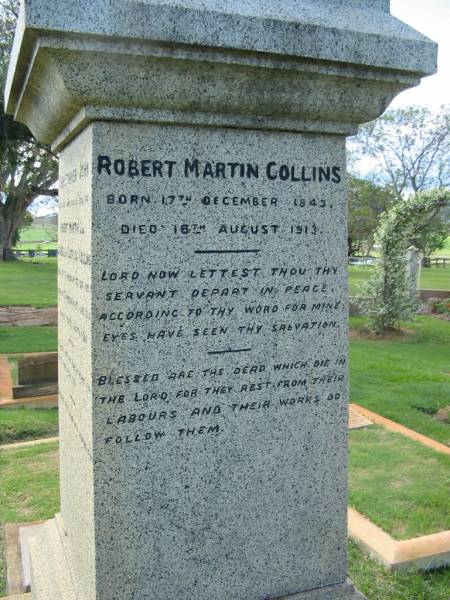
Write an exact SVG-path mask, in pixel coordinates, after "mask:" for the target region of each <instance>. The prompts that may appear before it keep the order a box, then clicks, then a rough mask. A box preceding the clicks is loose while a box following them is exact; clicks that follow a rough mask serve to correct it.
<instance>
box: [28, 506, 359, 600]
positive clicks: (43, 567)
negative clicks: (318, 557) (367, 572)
mask: <svg viewBox="0 0 450 600" xmlns="http://www.w3.org/2000/svg"><path fill="white" fill-rule="evenodd" d="M33 530H34V531H33V534H32V535H29V536H27V537H28V539H27V543H28V546H29V554H30V563H31V580H32V598H33V600H80V599H78V598H77V596H76V594H75V588H74V585H73V581H72V577H71V573H70V567H69V561H68V559H67V556H66V553H65V551H64V545H63V541H62V539H61V526H60V516H59V515H57V516H56V518H55V519H51V520H50V521H46V522H45V523H43V524H42V525H39V526H35V527H33ZM186 600H188V599H186ZM192 600H194V599H192ZM274 600H365V596H363V595H362V594H361V593H360V592H358V591H357V590H355V587H354V586H353V585H352V583H351V582H350V581H349V580H347V581H346V582H344V583H338V584H336V585H331V586H326V587H323V588H317V589H314V590H308V591H305V592H299V593H297V594H293V595H290V596H283V597H280V598H277V599H274Z"/></svg>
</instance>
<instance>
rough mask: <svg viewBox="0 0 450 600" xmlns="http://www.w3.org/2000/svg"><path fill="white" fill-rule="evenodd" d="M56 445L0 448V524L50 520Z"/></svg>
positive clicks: (0, 573)
mask: <svg viewBox="0 0 450 600" xmlns="http://www.w3.org/2000/svg"><path fill="white" fill-rule="evenodd" d="M58 479H59V474H58V444H57V443H50V444H43V445H42V446H35V447H31V448H21V449H19V450H0V481H1V482H2V485H1V486H0V523H1V524H3V523H26V522H29V521H38V520H41V519H50V518H52V517H53V515H54V514H55V512H58V510H59V492H58V486H59V483H58ZM3 557H4V552H3V527H2V528H1V531H0V596H3V595H5V594H6V570H5V564H4V558H3Z"/></svg>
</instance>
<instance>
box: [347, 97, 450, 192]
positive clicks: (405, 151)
mask: <svg viewBox="0 0 450 600" xmlns="http://www.w3.org/2000/svg"><path fill="white" fill-rule="evenodd" d="M449 127H450V106H443V107H441V109H440V110H439V111H437V112H435V113H433V112H431V111H430V110H428V109H427V108H424V107H419V106H411V107H408V108H399V109H391V110H388V111H386V112H385V114H384V115H383V116H381V117H380V118H379V119H377V120H375V121H372V122H370V123H367V124H365V125H363V126H361V127H360V128H359V130H358V135H357V136H356V137H354V138H352V140H351V142H350V147H351V150H352V155H353V160H355V154H356V156H357V157H358V158H359V159H360V160H359V163H361V160H362V159H363V158H365V159H366V161H367V162H368V163H369V164H371V165H372V166H373V167H374V169H375V170H374V172H372V177H371V178H372V179H373V181H374V182H375V183H379V184H380V183H381V184H383V185H386V184H388V185H390V186H391V187H392V189H393V191H394V193H395V195H396V198H397V199H398V200H400V199H401V198H403V197H406V196H408V195H410V194H411V193H412V194H416V193H417V192H420V191H422V190H426V189H431V188H437V187H439V188H444V187H448V185H449V183H450V160H449V156H450V135H449V131H450V130H449Z"/></svg>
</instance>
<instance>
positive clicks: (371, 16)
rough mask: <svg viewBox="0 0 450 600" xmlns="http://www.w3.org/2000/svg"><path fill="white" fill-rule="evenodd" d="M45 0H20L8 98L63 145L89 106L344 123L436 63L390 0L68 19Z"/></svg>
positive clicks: (249, 123) (196, 120)
mask: <svg viewBox="0 0 450 600" xmlns="http://www.w3.org/2000/svg"><path fill="white" fill-rule="evenodd" d="M39 4H40V2H33V3H30V2H28V0H27V1H26V2H25V3H23V5H22V9H21V15H20V22H19V27H18V30H17V33H16V40H15V45H14V50H13V57H12V61H11V66H10V72H9V77H8V82H7V87H6V99H7V111H8V112H9V113H10V114H13V115H14V117H15V119H17V120H19V121H21V122H23V123H25V124H26V125H27V126H28V127H29V128H30V129H31V131H32V133H33V134H34V135H35V136H36V137H37V138H38V139H39V140H41V141H43V142H46V143H51V144H53V147H54V148H55V149H56V150H59V149H61V148H62V147H63V146H64V145H65V144H66V143H67V142H68V141H69V140H70V139H71V138H72V137H73V136H74V135H76V134H77V133H78V132H79V131H80V130H81V129H82V128H83V127H85V126H86V125H87V124H88V123H89V122H91V121H93V120H113V121H114V120H120V121H123V120H129V121H136V122H149V123H151V122H154V123H177V124H197V125H205V126H221V127H239V128H251V129H260V128H261V129H278V130H286V131H310V132H317V131H321V132H324V133H334V134H344V135H345V134H350V133H353V132H354V131H355V130H356V127H357V125H358V124H359V123H362V122H364V121H368V120H371V119H374V118H376V117H377V116H378V115H379V114H381V113H382V112H383V111H384V109H385V108H386V107H387V106H388V104H389V103H390V101H391V100H392V99H393V97H394V96H395V95H397V94H398V93H399V92H400V91H402V90H403V89H406V88H408V87H411V86H414V85H417V84H418V82H419V80H420V77H421V76H423V75H425V74H430V73H432V72H434V70H435V60H436V57H435V54H436V52H435V44H434V43H433V42H431V41H429V40H427V38H425V37H423V36H421V35H420V34H418V33H416V32H414V31H413V30H412V29H410V28H408V27H407V26H405V25H404V24H402V23H400V22H398V21H396V19H394V18H393V17H391V16H390V15H389V13H388V12H386V2H384V0H366V1H365V2H363V0H353V1H350V2H347V3H341V2H339V1H338V0H334V1H332V2H328V3H326V5H325V4H324V3H323V2H315V3H311V2H280V3H277V2H275V3H273V2H272V3H268V2H248V3H237V2H235V1H234V0H230V1H229V2H228V3H227V5H226V7H225V8H223V9H222V10H221V9H219V7H218V5H217V3H216V2H215V1H212V0H211V1H210V2H209V4H210V8H209V10H207V11H205V10H204V5H205V3H204V2H203V3H202V6H203V9H202V8H201V7H200V5H199V6H197V4H199V3H198V2H197V1H196V0H191V1H190V2H184V3H181V2H179V3H178V2H137V3H136V2H135V3H133V6H134V7H135V10H133V11H130V7H128V8H127V11H125V10H124V8H123V5H129V4H130V3H129V2H120V3H119V2H115V1H112V2H108V3H103V2H100V3H96V5H95V11H94V12H95V14H94V12H93V8H92V3H87V2H78V3H76V12H77V15H75V17H76V18H74V15H72V19H71V20H69V16H68V14H67V11H68V10H69V8H70V6H72V8H73V6H74V5H73V4H72V3H68V2H66V1H65V0H64V1H60V2H57V3H55V4H57V5H58V6H55V10H54V12H52V15H49V14H45V12H44V11H39ZM344 4H345V6H344ZM242 5H245V6H242ZM275 5H278V8H279V9H280V10H279V11H278V13H276V11H274V6H275ZM363 5H369V8H368V9H367V10H362V6H363ZM80 6H82V7H83V8H84V9H85V10H84V11H80ZM120 6H122V10H121V9H120ZM325 7H327V10H325ZM169 9H170V11H171V15H172V16H171V19H168V17H167V15H165V13H166V12H167V11H168V10H169ZM74 10H75V9H74ZM102 10H103V14H102ZM225 10H226V11H227V12H224V11H225ZM200 11H202V12H200ZM64 15H65V16H66V19H65V20H64V22H63V21H62V18H63V16H64ZM124 15H126V18H125V16H124ZM138 16H140V18H139V19H138ZM200 16H201V18H200ZM345 16H346V17H347V18H346V20H344V17H345ZM100 17H103V18H100ZM196 19H197V21H196ZM169 22H172V28H170V27H168V23H169ZM174 23H175V24H174ZM194 25H195V26H194ZM358 27H359V28H360V29H359V30H358ZM377 27H380V28H381V27H383V28H384V29H383V34H382V35H381V34H378V33H377ZM338 34H339V36H338ZM337 37H339V43H338V44H336V43H334V44H333V40H334V39H337ZM175 40H176V41H175ZM381 42H382V43H381ZM336 46H338V47H336ZM318 98H320V102H319V103H318V101H317V99H318Z"/></svg>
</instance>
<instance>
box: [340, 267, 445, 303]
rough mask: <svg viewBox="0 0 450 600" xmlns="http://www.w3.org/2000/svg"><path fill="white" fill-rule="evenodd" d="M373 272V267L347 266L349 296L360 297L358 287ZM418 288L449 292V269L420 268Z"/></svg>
mask: <svg viewBox="0 0 450 600" xmlns="http://www.w3.org/2000/svg"><path fill="white" fill-rule="evenodd" d="M372 271H373V267H371V266H369V265H365V266H360V267H356V266H353V265H351V266H349V267H348V284H349V294H350V296H360V295H361V291H360V289H359V285H360V283H361V282H362V281H366V280H367V279H368V278H369V277H370V275H371V273H372ZM419 287H420V288H424V289H427V290H428V289H429V290H450V267H448V268H446V269H441V268H436V267H431V268H421V270H420V281H419Z"/></svg>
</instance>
